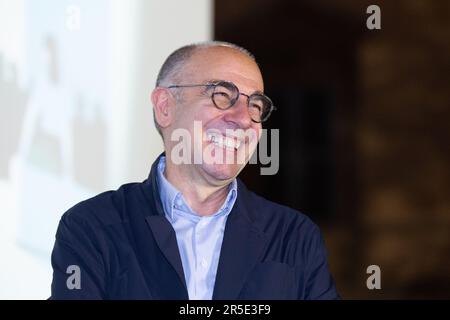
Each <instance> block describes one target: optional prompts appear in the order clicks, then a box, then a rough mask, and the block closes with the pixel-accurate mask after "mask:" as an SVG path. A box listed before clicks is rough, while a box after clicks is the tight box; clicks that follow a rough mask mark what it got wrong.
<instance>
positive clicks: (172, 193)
mask: <svg viewBox="0 0 450 320" xmlns="http://www.w3.org/2000/svg"><path fill="white" fill-rule="evenodd" d="M165 167H166V158H165V157H164V156H163V157H161V159H160V161H159V163H158V183H159V188H160V190H159V191H160V195H161V202H162V205H163V208H164V212H165V215H166V218H167V220H169V222H170V223H171V224H172V227H173V228H174V229H175V233H176V237H177V243H178V249H179V250H180V256H181V262H182V264H183V270H184V277H185V279H186V285H187V289H188V293H189V299H191V300H211V299H212V295H213V291H214V283H215V282H216V274H217V266H218V264H219V257H220V249H221V248H222V241H223V234H224V231H225V223H226V221H227V217H228V215H229V214H230V212H231V209H232V208H233V205H234V203H235V201H236V197H237V182H236V179H234V180H233V182H232V183H231V184H230V186H229V187H230V189H229V190H230V191H229V192H228V196H227V198H226V199H225V202H224V203H223V205H222V207H221V208H220V209H219V211H217V212H216V213H214V214H213V215H210V216H200V215H198V214H197V213H195V212H194V211H192V209H191V208H190V207H189V205H188V204H187V203H186V201H185V199H184V197H183V195H182V194H181V192H180V191H178V190H177V189H176V188H175V187H174V186H173V185H172V184H171V183H170V182H169V181H167V179H166V178H165V176H164V170H165Z"/></svg>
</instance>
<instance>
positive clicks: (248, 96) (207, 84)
mask: <svg viewBox="0 0 450 320" xmlns="http://www.w3.org/2000/svg"><path fill="white" fill-rule="evenodd" d="M224 83H226V84H228V85H231V87H234V88H236V92H237V97H236V98H235V101H234V102H233V103H232V104H230V105H229V106H228V107H227V108H219V107H218V106H217V104H216V101H215V100H214V94H212V95H211V97H210V98H211V100H212V102H213V104H214V106H215V107H216V108H217V109H219V110H228V109H231V108H232V107H233V106H234V105H236V102H237V101H238V100H239V96H241V95H242V96H245V97H247V108H249V107H250V104H249V103H250V98H251V97H254V96H260V97H263V98H265V99H267V100H268V101H269V102H270V109H269V111H268V112H267V115H266V117H265V118H264V119H261V121H255V120H254V119H253V118H252V117H251V116H250V119H251V120H252V121H253V122H255V123H263V122H266V121H267V120H268V119H269V118H270V115H271V114H272V112H273V111H275V110H277V108H276V107H275V106H274V105H273V102H272V100H271V99H270V98H269V97H268V96H266V95H265V94H263V93H253V94H251V95H248V94H245V93H242V92H240V91H239V88H238V87H237V85H235V84H234V83H233V82H230V81H225V80H221V81H217V82H213V83H202V84H171V85H168V86H166V87H165V88H167V89H177V88H194V87H212V88H214V89H215V88H216V87H217V86H220V85H222V84H224ZM231 101H232V100H231V99H230V102H231Z"/></svg>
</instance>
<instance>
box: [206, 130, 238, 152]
mask: <svg viewBox="0 0 450 320" xmlns="http://www.w3.org/2000/svg"><path fill="white" fill-rule="evenodd" d="M207 139H208V141H210V142H212V143H214V145H216V146H217V147H219V148H228V149H232V150H236V149H239V147H240V146H241V141H239V140H237V139H234V138H230V137H224V136H223V135H221V134H219V133H214V132H208V133H207Z"/></svg>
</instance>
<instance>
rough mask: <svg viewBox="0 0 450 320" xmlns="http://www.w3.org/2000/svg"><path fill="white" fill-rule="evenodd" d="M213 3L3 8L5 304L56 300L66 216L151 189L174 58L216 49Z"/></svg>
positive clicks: (1, 268) (0, 163) (24, 0)
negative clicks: (177, 53) (144, 185)
mask: <svg viewBox="0 0 450 320" xmlns="http://www.w3.org/2000/svg"><path fill="white" fill-rule="evenodd" d="M212 9H213V8H212V3H211V1H208V0H192V1H176V0H169V1H168V0H131V1H123V0H96V1H88V0H72V1H67V0H58V1H54V0H0V143H1V149H0V215H1V223H0V252H1V255H2V256H1V259H0V299H46V298H48V297H49V295H50V284H51V278H52V270H51V265H50V254H51V250H52V247H53V242H54V236H55V231H56V227H57V224H58V222H59V219H60V217H61V215H62V214H63V213H64V212H65V211H66V210H67V209H69V208H70V207H71V206H73V205H74V204H76V203H77V202H79V201H81V200H83V199H86V198H88V197H91V196H93V195H95V194H98V193H100V192H102V191H106V190H111V189H117V188H118V187H119V186H120V185H121V184H124V183H127V182H133V181H142V180H144V179H145V178H146V177H147V175H148V172H149V170H150V165H151V163H152V162H153V160H154V158H155V157H156V156H157V155H158V154H159V153H160V152H161V151H162V143H161V141H160V138H159V136H158V134H157V132H156V130H155V128H154V126H153V118H152V107H151V103H150V100H149V93H150V92H151V90H152V88H153V87H154V81H155V79H156V74H157V72H158V69H159V67H160V65H161V64H162V62H163V61H164V59H165V57H166V56H167V55H168V54H169V53H170V52H171V51H173V50H174V49H176V48H177V47H179V46H181V45H184V44H187V43H191V42H197V41H204V40H208V39H210V38H211V34H212V22H211V19H212Z"/></svg>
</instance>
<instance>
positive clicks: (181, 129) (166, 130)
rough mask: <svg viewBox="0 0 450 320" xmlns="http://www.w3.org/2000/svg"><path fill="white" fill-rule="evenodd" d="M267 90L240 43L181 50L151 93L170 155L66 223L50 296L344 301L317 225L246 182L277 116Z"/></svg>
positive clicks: (69, 215)
mask: <svg viewBox="0 0 450 320" xmlns="http://www.w3.org/2000/svg"><path fill="white" fill-rule="evenodd" d="M263 90H264V88H263V79H262V75H261V72H260V70H259V68H258V65H257V64H256V62H255V60H254V58H253V56H252V55H251V54H250V53H249V52H248V51H246V50H245V49H243V48H240V47H238V46H236V45H233V44H229V43H222V42H207V43H202V44H197V45H190V46H186V47H183V48H180V49H178V50H177V51H175V52H174V53H172V54H171V55H170V56H169V57H168V58H167V60H166V61H165V63H164V64H163V66H162V68H161V70H160V73H159V75H158V79H157V83H156V88H155V89H154V90H153V92H152V94H151V101H152V103H153V110H154V119H155V124H156V126H157V129H158V131H159V132H160V134H161V135H162V138H163V142H164V149H165V153H164V154H163V155H161V156H160V157H159V158H158V159H157V160H156V161H155V163H154V164H153V166H152V169H151V172H150V175H149V177H148V179H147V180H145V181H144V182H143V183H132V184H127V185H124V186H122V187H120V188H119V189H118V190H117V191H109V192H106V193H103V194H100V195H98V196H96V197H94V198H92V199H89V200H86V201H83V202H81V203H79V204H77V205H76V206H74V207H73V208H71V209H70V210H69V211H68V212H66V213H65V214H64V216H63V217H62V219H61V222H60V224H59V228H58V231H57V234H56V242H55V247H54V250H53V254H52V264H53V269H54V274H53V283H52V298H54V299H78V298H80V299H84V298H88V299H335V298H338V294H337V292H336V288H335V285H334V282H333V279H332V277H331V275H330V273H329V271H328V266H327V258H326V252H325V247H324V243H323V240H322V237H321V235H320V231H319V229H318V227H317V226H316V225H315V224H313V223H312V222H311V220H309V219H308V218H307V217H306V216H304V215H302V214H301V213H299V212H297V211H295V210H292V209H290V208H287V207H285V206H281V205H278V204H275V203H273V202H270V201H268V200H266V199H263V198H261V197H259V196H257V195H256V194H254V193H252V192H250V191H249V190H247V189H246V187H245V186H244V184H243V183H242V182H241V181H240V180H238V179H236V177H237V175H238V174H239V172H240V171H241V170H242V169H243V167H244V166H245V163H246V162H247V161H248V159H249V157H250V156H251V153H252V152H253V151H254V149H255V145H256V142H257V141H258V138H259V137H260V134H261V128H262V127H261V123H262V122H263V121H264V120H266V119H267V118H268V116H269V115H270V112H271V111H272V110H273V105H272V102H271V101H270V99H269V98H268V97H266V96H265V95H264V93H263ZM199 129H200V130H199ZM199 132H200V134H199ZM247 132H250V133H253V134H246V133H247ZM181 135H185V137H186V136H187V138H185V139H184V141H182V144H181V147H182V148H181V149H180V142H179V139H174V137H180V136H181ZM199 156H200V157H199ZM180 158H182V160H183V161H180ZM225 159H228V160H231V161H225ZM239 159H241V161H239Z"/></svg>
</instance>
